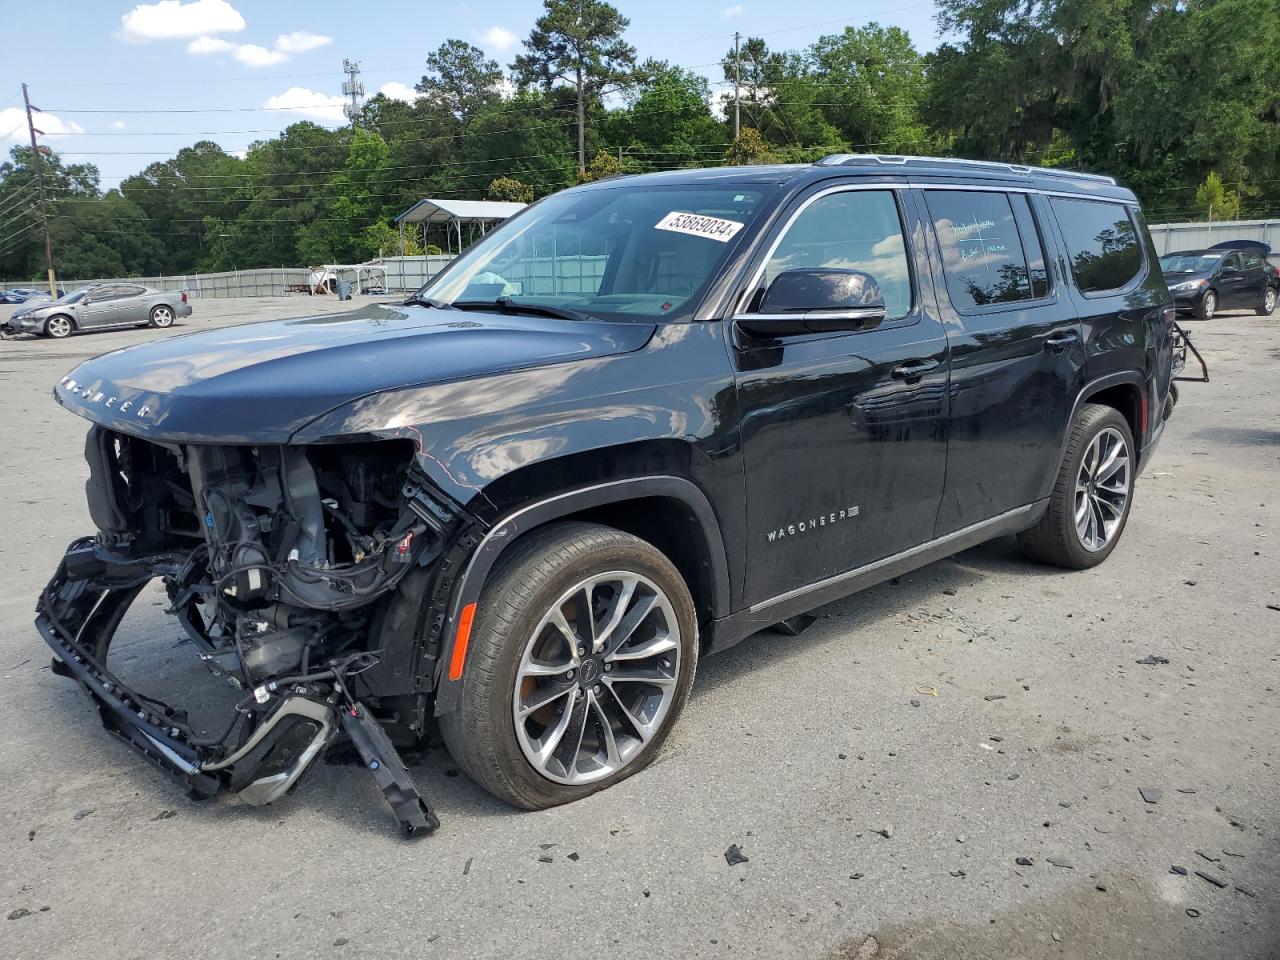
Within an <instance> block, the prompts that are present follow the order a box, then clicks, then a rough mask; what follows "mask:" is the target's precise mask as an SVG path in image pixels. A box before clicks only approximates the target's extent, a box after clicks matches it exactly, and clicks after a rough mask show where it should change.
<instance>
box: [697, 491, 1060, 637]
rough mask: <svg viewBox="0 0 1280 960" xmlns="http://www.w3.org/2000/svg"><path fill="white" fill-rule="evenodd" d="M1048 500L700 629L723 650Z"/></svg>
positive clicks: (1011, 526)
mask: <svg viewBox="0 0 1280 960" xmlns="http://www.w3.org/2000/svg"><path fill="white" fill-rule="evenodd" d="M1048 505H1049V501H1048V500H1037V501H1036V502H1035V503H1029V504H1027V505H1026V506H1022V507H1016V508H1014V509H1013V510H1007V511H1005V512H1004V513H1001V514H998V515H997V516H994V517H992V518H991V519H989V520H983V521H981V522H979V523H974V524H971V525H969V526H967V527H961V528H960V529H959V530H955V531H953V532H951V533H948V534H946V535H945V536H942V537H938V538H937V539H936V540H930V541H929V542H928V543H922V544H921V545H920V546H918V547H912V548H911V549H910V550H904V551H902V552H901V553H895V554H893V555H892V556H889V557H885V558H883V559H881V560H876V561H873V562H872V563H868V564H865V565H864V566H861V567H855V568H854V569H853V570H847V571H845V572H844V573H838V574H836V575H835V576H833V577H828V578H827V579H825V580H819V581H818V582H817V583H811V584H808V585H807V586H803V587H797V588H796V589H795V590H789V591H787V592H786V593H783V594H780V595H778V596H776V597H773V598H771V599H769V600H764V601H762V602H760V603H757V604H755V605H754V606H751V607H748V608H747V609H746V610H740V611H738V612H737V613H734V614H730V615H729V616H727V617H724V618H722V619H720V620H714V621H712V623H711V624H710V625H709V626H708V628H707V630H706V631H705V632H706V633H707V634H709V635H710V643H709V649H711V650H713V651H715V650H724V649H726V648H727V647H731V646H733V645H734V644H735V643H738V642H739V641H740V640H745V639H746V638H747V637H749V636H751V635H752V634H753V633H759V632H760V631H761V630H766V629H768V628H769V627H773V626H776V625H779V624H784V623H786V622H787V621H789V620H791V619H792V618H794V617H796V616H799V615H803V614H807V613H808V612H809V611H810V610H816V609H817V608H818V607H820V606H822V605H823V604H826V603H831V602H833V601H835V600H839V599H841V598H842V597H847V596H849V594H851V593H857V592H858V591H860V590H866V589H867V588H868V587H874V586H875V585H876V584H879V583H883V582H884V581H886V580H892V579H893V578H894V577H896V576H899V575H901V574H904V573H909V572H910V571H912V570H916V569H918V568H920V567H923V566H926V565H928V564H930V563H933V562H935V561H937V560H942V559H943V558H945V557H949V556H951V555H952V554H955V553H959V552H960V551H961V550H968V549H969V548H970V547H976V546H977V545H978V544H980V543H986V542H987V541H988V540H992V539H994V538H996V537H1002V536H1005V535H1007V534H1010V533H1018V532H1019V531H1022V530H1025V529H1027V528H1028V527H1030V526H1032V525H1033V524H1034V523H1035V522H1036V521H1037V520H1039V519H1040V517H1041V516H1042V515H1043V514H1044V511H1045V509H1046V508H1047V507H1048ZM784 632H785V631H784Z"/></svg>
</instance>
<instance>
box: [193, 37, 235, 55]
mask: <svg viewBox="0 0 1280 960" xmlns="http://www.w3.org/2000/svg"><path fill="white" fill-rule="evenodd" d="M235 48H236V45H235V44H234V43H232V42H231V41H230V40H223V39H222V38H221V37H196V38H195V39H194V40H192V41H191V42H190V43H188V44H187V53H194V54H195V55H196V56H203V55H204V54H206V53H227V52H228V51H230V50H234V49H235Z"/></svg>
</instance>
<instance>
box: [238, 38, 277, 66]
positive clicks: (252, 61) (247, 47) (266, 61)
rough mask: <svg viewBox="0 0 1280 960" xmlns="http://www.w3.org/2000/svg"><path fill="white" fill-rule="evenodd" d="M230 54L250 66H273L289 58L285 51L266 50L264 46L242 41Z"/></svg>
mask: <svg viewBox="0 0 1280 960" xmlns="http://www.w3.org/2000/svg"><path fill="white" fill-rule="evenodd" d="M231 55H232V56H233V57H235V58H236V59H237V60H239V61H240V62H241V63H243V64H246V65H248V66H250V67H274V66H275V65H276V64H277V63H284V62H285V61H286V60H288V59H289V55H288V54H287V53H281V52H280V51H279V50H268V49H267V48H266V47H260V46H258V45H257V44H256V43H242V44H240V46H238V47H236V49H235V52H234V53H232V54H231Z"/></svg>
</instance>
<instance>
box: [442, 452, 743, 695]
mask: <svg viewBox="0 0 1280 960" xmlns="http://www.w3.org/2000/svg"><path fill="white" fill-rule="evenodd" d="M565 520H588V521H591V522H596V523H602V524H605V525H607V526H611V527H615V528H616V529H620V530H623V531H625V532H627V533H630V534H632V535H634V536H637V537H640V538H641V539H643V540H647V541H648V542H650V543H652V544H653V545H654V546H655V547H657V548H658V549H659V550H662V551H663V553H665V554H666V555H667V556H668V558H669V559H670V560H671V561H672V563H674V564H675V565H676V568H677V569H678V570H680V573H681V575H682V576H683V577H684V578H685V582H686V584H687V585H688V587H689V592H690V594H691V595H692V597H693V600H694V605H695V608H696V609H697V611H698V616H699V620H700V621H702V622H704V623H705V622H708V621H709V620H711V619H715V618H719V617H724V616H727V615H728V612H729V571H728V561H727V557H726V554H725V549H724V541H723V538H722V537H721V534H720V528H719V524H718V522H717V519H716V516H715V512H714V510H713V509H712V506H711V502H710V500H709V499H708V498H707V495H706V494H705V493H704V492H703V491H702V489H701V487H699V486H698V485H697V484H696V483H694V482H693V481H692V480H690V479H688V478H685V477H680V476H674V475H669V474H655V475H646V476H631V477H626V478H622V479H616V480H607V481H603V482H598V483H592V484H588V485H584V486H577V487H574V488H571V489H568V490H563V491H559V492H556V493H553V494H549V495H545V496H542V497H540V498H538V499H535V500H533V501H532V502H526V503H524V504H523V505H521V506H519V507H518V508H516V509H513V510H510V511H509V512H507V513H505V514H504V515H502V516H501V517H500V518H499V519H498V520H496V521H495V522H494V523H493V525H492V526H491V527H490V529H489V531H488V533H487V534H485V536H484V538H483V539H482V540H481V541H480V543H479V544H478V545H477V546H476V548H475V549H474V550H473V551H472V552H471V555H470V557H469V558H468V559H467V561H466V562H465V564H464V566H463V569H462V572H461V573H460V574H459V576H458V579H457V582H456V583H455V584H454V586H453V590H452V595H451V597H450V601H449V606H448V612H447V616H446V617H445V621H444V624H443V628H442V630H441V636H440V653H439V656H438V658H437V660H436V663H437V664H438V671H439V676H438V678H437V682H436V695H435V713H436V715H437V716H439V715H441V714H444V713H448V712H449V711H451V710H452V709H453V708H454V707H455V706H456V704H457V698H458V692H459V688H460V687H461V679H462V674H463V672H464V669H465V662H466V655H467V644H468V642H469V641H470V635H469V634H470V626H471V621H472V617H473V616H474V610H475V606H474V605H475V604H476V602H477V601H478V600H479V598H480V594H481V591H482V590H483V588H484V585H485V583H486V581H487V580H488V579H489V576H490V574H491V572H492V571H493V568H494V566H495V565H496V564H497V562H498V560H499V558H500V557H501V556H502V555H503V554H504V553H505V552H506V551H507V550H508V549H510V547H511V546H512V544H513V543H515V542H516V541H517V540H518V539H519V538H520V537H522V536H524V535H525V534H527V533H529V532H531V531H533V530H536V529H539V528H541V527H544V526H546V525H547V524H550V523H555V522H559V521H565Z"/></svg>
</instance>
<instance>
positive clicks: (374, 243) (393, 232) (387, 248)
mask: <svg viewBox="0 0 1280 960" xmlns="http://www.w3.org/2000/svg"><path fill="white" fill-rule="evenodd" d="M358 251H359V253H360V255H361V256H362V258H363V259H366V260H372V259H373V258H375V257H398V256H405V257H420V256H422V244H421V243H419V242H418V238H417V237H415V236H414V235H413V234H412V233H406V234H404V249H403V250H401V249H400V231H399V230H398V229H396V227H394V226H393V225H391V224H390V223H388V222H387V221H385V220H379V221H378V222H377V223H371V224H369V226H367V227H365V228H364V234H363V236H361V238H360V242H359V244H358Z"/></svg>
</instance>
